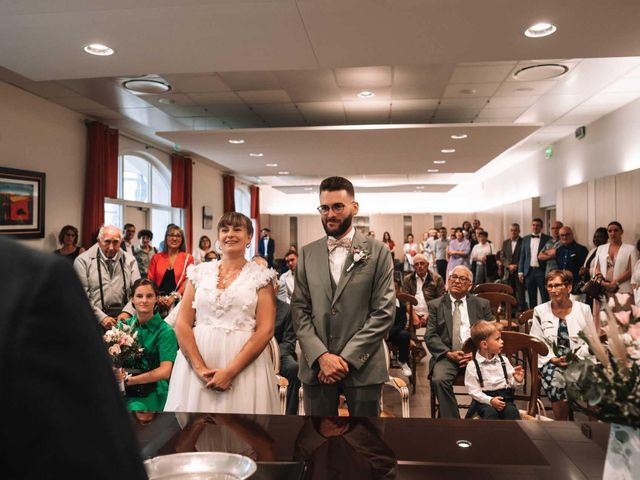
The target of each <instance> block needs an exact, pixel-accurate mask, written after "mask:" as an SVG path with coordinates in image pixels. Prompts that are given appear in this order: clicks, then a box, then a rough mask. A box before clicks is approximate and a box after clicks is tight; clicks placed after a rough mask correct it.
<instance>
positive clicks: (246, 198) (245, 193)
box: [233, 184, 260, 260]
mask: <svg viewBox="0 0 640 480" xmlns="http://www.w3.org/2000/svg"><path fill="white" fill-rule="evenodd" d="M233 196H234V201H235V202H236V212H239V213H243V214H244V215H246V216H247V217H249V218H251V193H250V192H249V187H247V186H246V185H243V184H236V189H235V190H234V192H233ZM251 223H252V225H253V241H252V242H251V245H250V246H249V248H247V253H246V254H245V257H246V258H247V260H251V259H252V258H253V256H254V255H255V254H256V253H257V252H256V242H255V239H256V236H260V232H256V231H255V229H256V222H255V219H253V218H252V219H251Z"/></svg>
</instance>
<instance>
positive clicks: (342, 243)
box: [327, 237, 351, 253]
mask: <svg viewBox="0 0 640 480" xmlns="http://www.w3.org/2000/svg"><path fill="white" fill-rule="evenodd" d="M338 247H342V248H347V249H349V248H351V239H350V238H349V237H342V238H341V239H340V240H336V239H335V238H333V237H328V238H327V248H328V249H329V253H331V252H333V251H334V250H335V249H336V248H338Z"/></svg>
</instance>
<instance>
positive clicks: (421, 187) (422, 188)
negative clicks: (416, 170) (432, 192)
mask: <svg viewBox="0 0 640 480" xmlns="http://www.w3.org/2000/svg"><path fill="white" fill-rule="evenodd" d="M416 190H424V186H423V185H418V186H416Z"/></svg>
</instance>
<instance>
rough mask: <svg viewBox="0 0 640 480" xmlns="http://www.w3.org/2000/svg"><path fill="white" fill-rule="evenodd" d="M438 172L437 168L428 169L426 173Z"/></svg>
mask: <svg viewBox="0 0 640 480" xmlns="http://www.w3.org/2000/svg"><path fill="white" fill-rule="evenodd" d="M439 171H440V170H438V169H437V168H430V169H428V170H427V172H428V173H438V172H439Z"/></svg>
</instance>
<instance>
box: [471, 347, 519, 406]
mask: <svg viewBox="0 0 640 480" xmlns="http://www.w3.org/2000/svg"><path fill="white" fill-rule="evenodd" d="M502 358H503V359H504V366H505V368H506V369H507V378H508V379H509V380H508V381H507V380H505V378H504V372H503V371H502V365H501V364H500V357H498V355H494V356H493V358H492V359H488V358H486V357H485V356H483V355H482V354H480V352H476V361H477V362H478V365H479V366H480V371H481V372H482V382H483V383H484V389H483V388H482V386H481V385H480V379H479V378H478V372H477V370H476V365H475V363H474V362H473V361H471V362H469V363H468V364H467V370H466V372H465V374H464V384H465V385H466V386H467V389H468V390H469V395H471V398H473V399H474V400H475V401H476V402H480V403H484V404H486V405H490V404H491V399H492V398H493V397H490V396H489V395H487V394H486V393H484V392H483V390H484V391H487V392H491V391H493V390H501V389H503V388H516V386H518V385H522V383H523V382H517V381H516V379H515V378H513V370H514V369H513V365H511V363H510V362H509V360H508V359H507V358H506V357H504V356H503V357H502Z"/></svg>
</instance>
